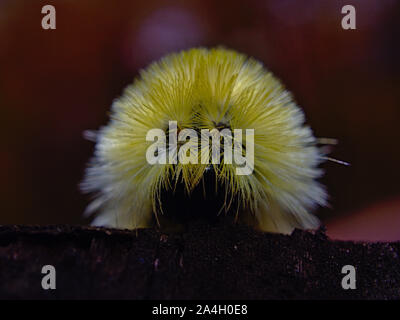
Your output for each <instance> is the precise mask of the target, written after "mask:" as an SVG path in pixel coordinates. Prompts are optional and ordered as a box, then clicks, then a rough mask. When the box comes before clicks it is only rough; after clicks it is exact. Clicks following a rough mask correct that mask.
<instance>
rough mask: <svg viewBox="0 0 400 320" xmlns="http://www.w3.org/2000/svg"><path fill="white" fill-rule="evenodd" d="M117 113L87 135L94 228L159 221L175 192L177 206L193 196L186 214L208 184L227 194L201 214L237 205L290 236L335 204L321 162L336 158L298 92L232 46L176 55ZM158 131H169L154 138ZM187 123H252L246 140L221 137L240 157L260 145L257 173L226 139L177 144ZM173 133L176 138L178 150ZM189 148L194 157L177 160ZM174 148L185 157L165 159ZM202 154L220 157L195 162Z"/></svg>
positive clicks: (127, 96) (258, 223)
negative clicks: (245, 169) (91, 148)
mask: <svg viewBox="0 0 400 320" xmlns="http://www.w3.org/2000/svg"><path fill="white" fill-rule="evenodd" d="M110 118H111V119H110V121H109V123H108V124H107V125H106V126H104V127H102V128H100V130H99V131H98V132H93V131H88V132H87V133H86V136H87V138H88V139H91V140H93V141H94V142H96V146H95V152H94V156H93V158H92V159H91V160H90V162H89V163H88V166H87V169H86V171H85V177H84V179H83V182H82V183H81V189H82V191H83V192H85V193H93V194H94V197H95V198H94V200H93V201H92V202H91V203H90V204H89V205H88V207H87V209H86V211H85V214H92V213H94V212H98V214H97V215H96V217H95V219H94V221H93V224H94V225H97V226H111V227H117V228H128V229H138V228H146V227H151V226H154V225H157V224H160V221H161V220H160V219H159V218H160V217H162V216H163V215H164V209H165V203H168V201H169V200H168V199H170V197H172V195H174V194H175V196H176V193H177V194H178V198H177V200H176V201H177V202H176V203H178V205H175V207H174V208H173V210H172V211H179V210H180V208H179V203H180V201H181V202H182V203H183V202H184V201H186V203H189V205H188V207H187V208H186V209H184V210H183V212H180V215H181V216H183V217H185V216H190V213H191V212H192V211H193V210H194V209H195V208H197V207H198V204H199V202H196V203H194V202H192V199H194V198H196V199H200V203H202V202H203V201H206V199H207V194H206V192H205V188H204V185H205V181H206V182H207V184H211V185H212V186H213V187H215V188H214V189H213V190H214V191H212V193H213V194H214V195H219V198H220V199H222V200H220V201H219V202H218V201H213V202H212V203H211V207H210V208H208V209H207V210H203V209H200V211H202V212H203V213H202V212H200V214H204V215H209V214H210V212H211V215H218V214H220V213H221V212H222V211H225V213H229V212H232V214H233V215H234V216H235V218H237V220H239V221H243V222H244V223H247V224H250V225H252V226H254V227H255V228H257V229H259V230H262V231H268V232H278V233H285V234H289V233H291V232H292V231H293V229H294V228H300V229H315V228H317V227H318V226H319V224H320V223H319V220H318V218H317V217H316V216H314V215H313V213H312V212H313V210H314V209H315V208H316V207H318V206H325V205H326V204H327V198H328V196H327V192H326V190H325V187H324V186H323V185H321V184H320V183H319V182H318V178H319V177H321V175H322V174H323V170H322V169H321V168H320V164H321V163H322V162H323V161H325V160H327V159H329V158H327V157H326V152H325V151H324V149H323V148H322V147H320V146H319V141H318V139H317V138H315V137H314V135H313V132H312V130H311V129H310V128H309V127H308V126H306V125H305V115H304V112H303V111H302V109H301V108H300V107H298V106H297V104H296V103H295V101H294V99H293V97H292V95H291V93H290V92H289V91H287V90H286V89H285V88H284V86H283V85H282V83H281V82H280V81H279V80H278V79H277V78H276V77H275V76H274V75H273V74H272V73H271V72H270V71H268V70H267V69H266V68H265V67H264V66H263V65H262V63H260V62H258V61H256V60H255V59H253V58H249V57H247V56H246V55H244V54H241V53H238V52H236V51H234V50H230V49H225V48H213V49H206V48H194V49H190V50H186V51H182V52H179V53H172V54H169V55H167V56H165V57H164V58H162V59H161V60H160V61H158V62H154V63H152V64H151V65H150V66H148V67H147V68H146V69H145V70H142V71H141V72H140V77H138V78H137V79H135V80H134V82H133V83H132V84H130V85H128V86H127V88H126V89H125V91H124V93H123V94H122V96H121V97H119V98H118V99H116V100H115V101H114V102H113V105H112V111H111V116H110ZM171 123H173V124H174V125H175V127H174V130H175V131H174V135H172V134H171V133H172V131H173V129H171V127H170V124H171ZM154 129H156V130H158V131H156V132H159V131H160V130H161V131H163V132H165V134H164V135H159V136H158V137H157V138H158V140H156V139H153V140H151V139H150V140H149V139H148V138H149V132H152V131H151V130H154ZM185 130H191V131H189V132H192V133H193V132H195V133H197V134H198V137H200V138H202V135H203V130H209V131H208V132H213V130H214V133H215V132H216V131H215V130H219V131H218V132H221V130H228V131H231V132H232V133H233V132H237V131H238V130H243V132H244V131H245V130H252V131H251V132H253V135H251V136H248V137H247V136H245V135H244V134H243V135H242V136H241V138H242V140H240V139H238V138H237V137H236V136H234V135H233V134H231V135H225V136H222V135H221V136H218V137H217V139H216V140H217V142H225V140H226V141H230V143H231V145H233V146H239V148H238V150H239V151H235V150H234V151H233V153H234V154H235V152H236V155H238V156H244V155H245V153H246V152H248V151H249V150H250V149H251V148H250V147H252V149H253V150H254V151H253V153H254V154H253V162H252V163H251V164H250V171H251V173H250V174H238V171H237V170H238V168H240V167H241V166H242V165H243V163H241V164H239V163H237V161H236V162H235V161H229V160H232V155H231V157H230V158H229V157H226V155H227V154H228V152H227V151H226V150H227V149H224V148H223V147H222V144H220V145H219V146H218V144H217V147H216V148H214V149H213V148H208V147H209V145H208V143H207V144H206V145H205V146H206V147H207V148H205V146H200V145H195V146H194V145H193V144H190V141H192V139H190V141H189V142H187V143H184V144H183V143H182V141H176V137H177V136H178V137H179V136H180V135H181V133H183V132H184V131H185ZM218 132H217V133H218ZM189 136H190V134H189ZM211 136H212V134H211ZM171 137H175V142H177V143H175V144H173V145H174V147H172V148H171V146H170V145H171V140H172V139H173V138H171ZM187 137H188V135H186V138H185V139H184V142H186V141H187ZM198 137H197V140H195V141H198V139H199V138H198ZM153 138H154V137H153ZM190 138H192V137H190ZM211 138H212V137H211ZM243 138H245V139H244V140H243ZM328 140H329V139H328ZM202 141H203V140H202ZM192 142H193V141H192ZM325 142H326V143H329V141H327V139H325ZM167 145H168V146H167ZM185 145H186V149H185V152H180V151H183V150H184V146H185ZM149 148H153V149H154V150H153V151H154V154H153V155H154V156H155V157H156V161H155V162H154V163H149V159H148V154H149V150H150V149H149ZM197 151H198V152H197ZM187 152H188V153H189V156H188V157H189V162H188V161H186V163H183V162H184V161H179V160H183V159H184V158H185V156H187ZM215 152H216V153H215ZM171 154H174V155H175V156H176V155H178V157H176V158H178V159H177V160H178V161H172V162H168V161H163V162H162V161H158V162H157V159H158V160H160V159H164V160H165V159H168V157H170V155H171ZM146 155H147V156H146ZM202 155H205V156H206V158H207V156H209V157H208V158H212V157H213V156H214V155H216V159H214V160H215V161H213V162H208V163H204V162H201V161H196V160H198V159H199V158H200V156H202ZM161 156H163V157H161ZM157 157H158V158H157ZM176 158H175V160H176ZM186 159H188V158H187V157H186ZM190 160H192V161H190ZM150 162H151V161H150ZM177 190H180V191H177ZM199 190H200V191H199ZM174 192H175V193H174ZM194 193H200V194H201V195H200V196H199V195H198V194H197V195H196V196H194V195H193V194H194ZM209 193H210V192H209ZM166 194H167V196H165V195H166ZM211 198H213V196H211ZM193 201H194V200H193ZM180 211H182V210H180Z"/></svg>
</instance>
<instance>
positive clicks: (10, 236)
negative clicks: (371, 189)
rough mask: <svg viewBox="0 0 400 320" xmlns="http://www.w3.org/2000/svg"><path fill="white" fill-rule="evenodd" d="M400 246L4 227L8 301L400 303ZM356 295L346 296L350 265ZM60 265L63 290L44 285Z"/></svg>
mask: <svg viewBox="0 0 400 320" xmlns="http://www.w3.org/2000/svg"><path fill="white" fill-rule="evenodd" d="M399 255H400V242H395V243H354V242H344V241H331V240H329V239H328V238H327V237H326V236H325V233H324V231H323V230H322V229H320V230H319V231H317V232H314V233H311V232H305V231H299V230H295V231H294V233H293V234H292V235H290V236H285V235H278V234H268V233H261V232H257V231H254V230H253V229H250V228H248V227H246V226H238V225H233V224H230V223H224V224H215V225H209V224H201V223H199V224H193V225H191V226H190V227H189V228H188V229H187V230H186V232H185V233H181V234H171V235H164V234H162V233H160V232H159V231H156V230H150V229H148V230H139V231H138V232H135V231H124V230H115V229H105V228H92V227H77V226H66V225H60V226H46V227H43V226H0V298H3V299H5V298H6V299H13V298H17V299H29V298H34V299H43V298H44V299H55V298H58V299H60V298H63V299H64V298H72V299H80V298H96V299H103V298H111V299H114V298H125V299H400V258H399ZM348 264H350V265H353V266H355V267H356V271H357V273H356V279H357V282H356V287H357V288H356V289H355V290H344V289H343V288H342V286H341V282H342V278H343V277H344V276H345V275H344V274H342V273H341V270H342V267H343V266H344V265H348ZM44 265H53V266H54V267H55V268H56V289H55V290H43V289H42V287H41V281H42V277H43V276H44V275H43V274H42V273H41V270H42V267H43V266H44Z"/></svg>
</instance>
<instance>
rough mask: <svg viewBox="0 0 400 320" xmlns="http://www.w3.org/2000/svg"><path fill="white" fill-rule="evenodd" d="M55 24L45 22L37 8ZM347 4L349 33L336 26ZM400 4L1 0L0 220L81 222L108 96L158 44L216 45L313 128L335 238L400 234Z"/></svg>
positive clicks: (376, 0)
mask: <svg viewBox="0 0 400 320" xmlns="http://www.w3.org/2000/svg"><path fill="white" fill-rule="evenodd" d="M46 4H52V5H54V6H55V8H56V21H57V29H56V30H43V29H42V28H41V19H42V17H43V14H41V8H42V6H44V5H46ZM346 4H352V5H354V6H355V8H356V12H357V20H356V21H357V30H343V29H342V27H341V19H342V17H343V15H342V14H341V8H342V7H343V6H344V5H346ZM399 21H400V2H399V1H396V0H352V1H337V0H329V1H328V0H327V1H320V0H303V1H298V0H296V1H294V0H274V1H266V0H263V1H246V2H245V1H240V2H239V1H238V2H235V1H232V0H229V1H226V0H222V1H210V0H196V1H174V0H170V1H165V0H159V1H127V0H126V1H123V0H119V1H107V0H82V1H73V0H57V1H50V0H47V1H40V0H34V1H22V0H0V108H1V120H2V124H1V127H0V130H1V131H0V133H1V135H0V136H1V143H2V148H1V149H0V172H1V177H2V183H1V184H0V195H1V198H0V203H1V211H0V224H9V223H25V224H53V223H73V224H86V223H88V220H85V219H83V218H82V212H83V210H84V208H85V206H86V205H87V204H88V201H89V197H88V196H85V195H81V194H80V192H79V190H78V183H79V181H80V180H81V178H82V176H83V170H84V167H85V164H86V162H87V161H88V159H89V157H90V156H91V154H92V152H93V144H92V143H91V142H88V141H85V140H84V139H83V137H82V132H83V131H84V130H86V129H97V128H99V127H100V126H101V125H104V124H106V123H107V119H108V111H109V108H110V105H111V103H112V101H113V99H115V98H116V97H118V96H119V95H120V94H121V93H122V90H123V88H124V87H125V86H126V85H127V84H129V83H131V82H132V80H133V78H134V77H135V76H137V74H138V71H139V70H140V69H141V68H143V67H145V66H146V65H147V64H148V63H149V62H151V61H153V60H154V59H158V58H159V57H161V56H163V55H164V54H166V53H169V52H172V51H176V50H180V49H185V48H190V47H193V46H207V47H210V46H217V45H224V46H226V47H230V48H233V49H236V50H239V51H241V52H244V53H246V54H248V55H250V56H254V57H256V58H257V59H259V60H261V61H263V62H264V64H265V65H266V66H267V67H268V68H269V69H270V70H271V71H273V72H274V73H275V74H276V75H277V76H278V77H279V78H281V79H282V81H283V83H285V84H286V86H287V88H289V89H290V90H291V91H292V92H293V93H294V96H295V98H296V100H297V102H298V103H299V104H300V105H301V106H302V107H303V108H304V110H305V112H306V116H307V121H308V123H309V124H310V126H311V127H312V128H313V130H314V133H315V135H316V136H318V137H334V138H337V139H338V140H339V141H340V144H339V145H338V146H336V147H335V148H334V151H333V153H332V156H333V157H335V158H338V159H342V160H345V161H348V162H350V163H351V166H350V167H344V166H341V165H338V164H335V163H326V164H324V168H325V169H326V175H325V177H324V178H323V179H322V182H323V183H325V184H326V185H327V187H328V190H329V192H330V194H331V200H330V202H331V208H321V209H320V210H319V211H318V215H319V216H320V217H321V219H322V220H323V222H324V223H325V224H326V225H327V227H328V234H329V236H331V237H332V238H339V239H355V240H399V239H400V184H399V181H400V170H399V163H400V152H399V141H400V130H399V119H400V103H399V102H400V62H399V57H400V41H399V39H400V35H399V26H400V22H399Z"/></svg>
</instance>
